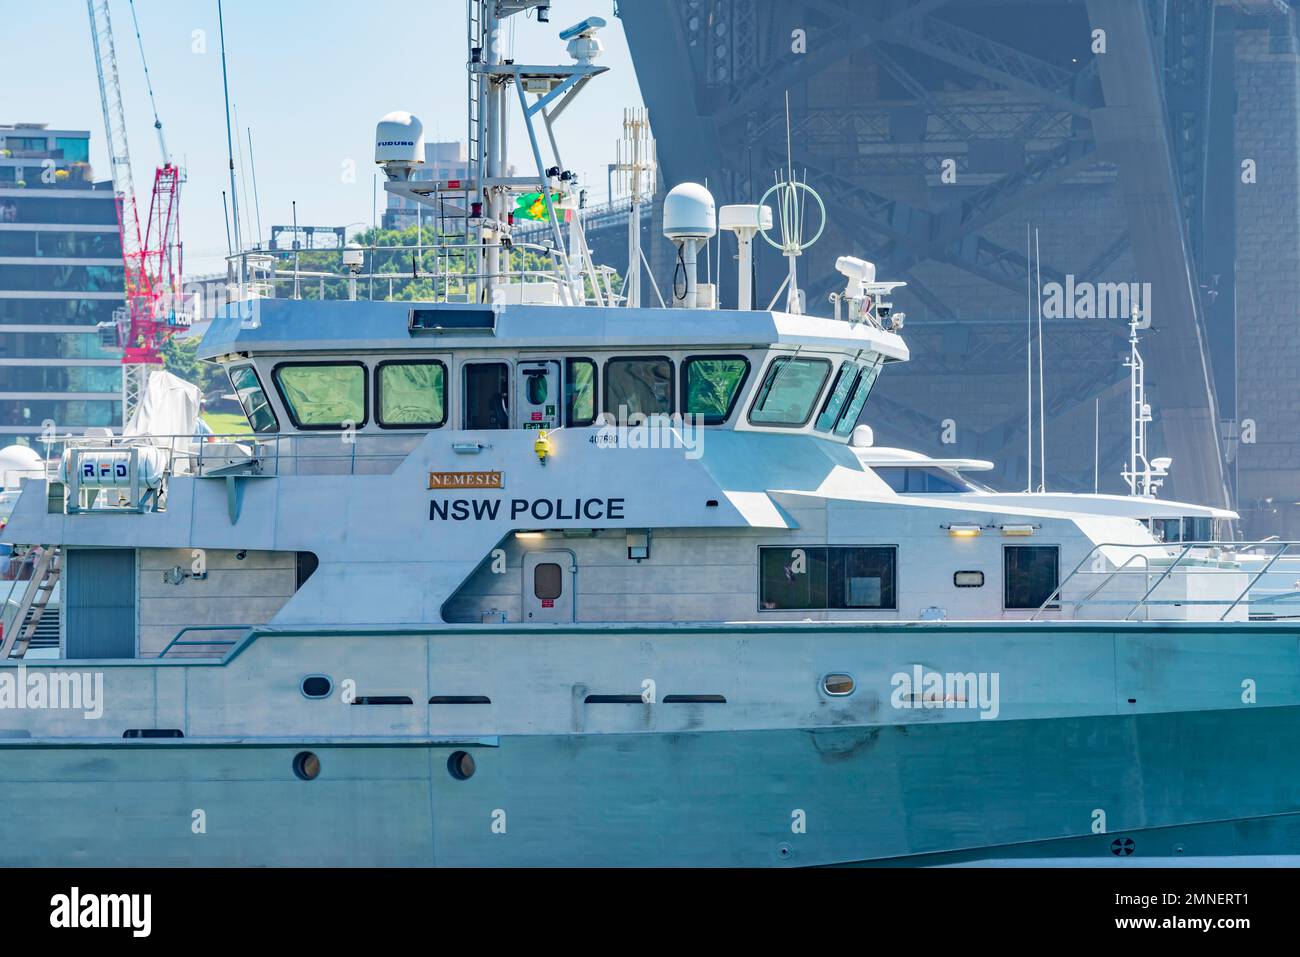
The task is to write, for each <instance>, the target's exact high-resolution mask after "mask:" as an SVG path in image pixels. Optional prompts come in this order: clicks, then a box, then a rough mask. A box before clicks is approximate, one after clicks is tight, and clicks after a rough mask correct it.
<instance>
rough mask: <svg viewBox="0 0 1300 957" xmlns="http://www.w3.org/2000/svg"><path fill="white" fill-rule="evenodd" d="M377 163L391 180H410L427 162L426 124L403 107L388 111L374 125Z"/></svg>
mask: <svg viewBox="0 0 1300 957" xmlns="http://www.w3.org/2000/svg"><path fill="white" fill-rule="evenodd" d="M375 162H376V163H378V164H380V165H381V166H383V167H384V171H385V173H387V174H388V177H389V179H409V178H410V175H411V171H412V170H414V169H415V167H417V166H422V165H424V124H423V123H421V122H420V121H419V119H418V118H417V117H415V116H414V115H412V114H410V113H407V112H405V111H404V110H398V111H396V112H394V113H389V114H387V115H386V116H385V117H384V118H383V119H382V120H380V121H379V124H378V125H377V126H376V127H375Z"/></svg>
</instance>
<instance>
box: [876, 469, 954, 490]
mask: <svg viewBox="0 0 1300 957" xmlns="http://www.w3.org/2000/svg"><path fill="white" fill-rule="evenodd" d="M872 470H873V471H874V472H875V473H876V474H877V475H879V476H880V477H881V478H882V479H884V480H885V482H886V484H888V485H889V487H890V488H892V489H893V490H894V491H895V492H901V493H907V494H922V493H929V494H932V495H933V494H940V493H945V492H947V493H951V492H969V491H970V489H969V488H968V487H967V486H966V485H965V484H964V483H963V482H962V480H961V479H960V478H959V477H958V476H956V475H954V474H953V473H951V472H949V471H947V470H946V469H941V468H934V467H930V468H922V467H916V466H893V465H877V466H872Z"/></svg>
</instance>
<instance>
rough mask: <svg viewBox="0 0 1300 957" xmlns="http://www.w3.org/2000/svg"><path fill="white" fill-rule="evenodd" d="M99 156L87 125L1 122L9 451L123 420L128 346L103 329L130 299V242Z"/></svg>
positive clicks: (3, 410) (3, 399) (2, 319)
mask: <svg viewBox="0 0 1300 957" xmlns="http://www.w3.org/2000/svg"><path fill="white" fill-rule="evenodd" d="M89 155H90V134H89V133H88V132H86V131H84V130H54V129H50V128H49V127H48V126H47V125H46V124H43V123H15V124H12V125H4V124H0V446H4V445H10V444H13V443H14V442H18V443H20V444H27V445H32V446H34V447H36V448H37V449H39V450H40V451H42V452H44V451H45V447H44V446H43V445H41V444H40V439H41V436H42V433H43V432H45V431H46V430H49V429H50V428H51V425H50V424H51V423H52V434H54V435H56V436H63V435H66V434H69V433H71V434H74V435H79V434H82V433H83V432H84V431H85V430H86V429H87V428H92V427H104V428H112V429H114V430H117V429H119V428H120V427H121V424H122V394H121V393H122V365H121V352H120V351H119V350H118V349H117V347H116V345H115V344H105V343H106V342H107V343H112V342H113V340H112V337H111V335H109V336H106V338H105V339H103V340H101V334H100V331H99V328H98V326H99V324H100V323H111V322H113V321H114V312H115V311H116V310H118V309H121V308H123V307H124V306H125V299H124V293H123V289H124V279H123V265H122V244H121V237H120V235H119V233H118V222H117V209H116V204H115V202H114V197H113V188H112V184H111V183H95V182H94V180H93V178H92V176H91V169H90V163H89ZM106 331H107V330H106Z"/></svg>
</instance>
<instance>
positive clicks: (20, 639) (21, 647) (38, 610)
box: [0, 548, 63, 661]
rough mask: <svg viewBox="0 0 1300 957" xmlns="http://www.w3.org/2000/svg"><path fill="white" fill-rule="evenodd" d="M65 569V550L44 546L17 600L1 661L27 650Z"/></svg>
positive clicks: (0, 657) (0, 656)
mask: <svg viewBox="0 0 1300 957" xmlns="http://www.w3.org/2000/svg"><path fill="white" fill-rule="evenodd" d="M62 571H63V553H62V550H61V549H59V548H46V549H44V550H43V551H42V552H41V554H40V557H39V558H37V560H36V567H35V568H34V569H33V570H32V577H31V580H30V581H29V582H28V583H27V589H26V591H24V592H23V598H22V601H20V602H19V603H18V612H17V614H15V615H14V617H13V625H12V627H11V629H10V631H9V634H7V635H5V636H4V644H3V645H0V661H3V660H5V659H8V658H11V657H12V658H21V657H22V656H23V655H25V654H26V653H27V648H28V646H29V645H30V644H31V643H32V639H33V638H34V637H36V631H37V628H38V627H39V625H40V623H41V617H42V616H43V615H44V614H45V610H46V608H48V607H49V604H50V598H51V597H52V596H53V594H54V587H55V586H56V585H57V584H58V582H59V577H60V575H61V573H62Z"/></svg>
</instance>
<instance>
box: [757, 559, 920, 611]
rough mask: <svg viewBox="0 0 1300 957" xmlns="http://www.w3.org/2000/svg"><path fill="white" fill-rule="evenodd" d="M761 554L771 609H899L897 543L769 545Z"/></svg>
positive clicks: (762, 591)
mask: <svg viewBox="0 0 1300 957" xmlns="http://www.w3.org/2000/svg"><path fill="white" fill-rule="evenodd" d="M758 556H759V557H758V564H759V607H760V608H762V609H763V610H765V611H781V610H786V611H796V610H817V609H821V610H827V609H850V608H861V609H867V610H895V609H897V608H898V602H897V598H896V596H895V587H894V584H895V573H896V567H897V563H898V549H897V547H895V546H893V545H849V546H823V545H799V546H779V547H771V548H768V547H764V548H760V549H759V550H758Z"/></svg>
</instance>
